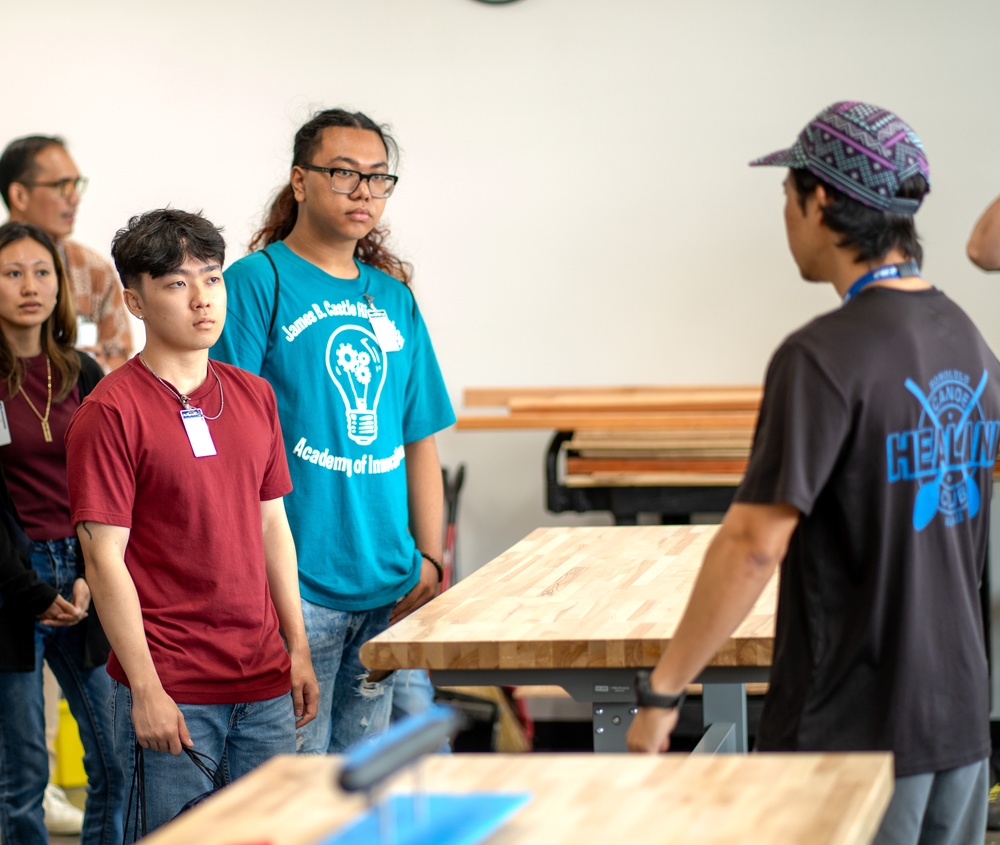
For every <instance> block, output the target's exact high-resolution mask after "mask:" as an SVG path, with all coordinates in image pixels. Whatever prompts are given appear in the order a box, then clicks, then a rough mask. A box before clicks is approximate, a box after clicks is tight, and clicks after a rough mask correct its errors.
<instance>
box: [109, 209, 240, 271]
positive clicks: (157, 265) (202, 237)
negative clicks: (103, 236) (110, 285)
mask: <svg viewBox="0 0 1000 845" xmlns="http://www.w3.org/2000/svg"><path fill="white" fill-rule="evenodd" d="M111 257H112V258H113V259H114V261H115V267H117V268H118V275H119V276H120V277H121V280H122V284H123V285H124V286H125V287H127V288H137V287H139V284H140V283H141V281H142V274H143V273H149V275H150V277H151V278H154V279H155V278H158V277H159V276H165V275H167V274H168V273H173V272H174V271H176V270H177V269H178V268H179V267H180V266H181V265H182V264H183V263H184V261H185V260H186V259H187V258H196V259H198V260H199V261H216V262H218V263H219V265H220V266H221V265H222V264H224V263H225V260H226V242H225V240H223V237H222V229H221V228H219V227H218V226H215V225H214V224H212V222H211V221H209V220H207V219H206V218H205V217H204V215H202V214H201V212H196V213H192V212H190V211H180V210H179V209H176V208H158V209H156V210H155V211H147V212H146V213H145V214H137V215H136V216H135V217H133V218H132V219H131V220H129V221H128V225H127V226H125V228H124V229H119V230H118V233H117V234H116V235H115V237H114V240H113V241H112V242H111Z"/></svg>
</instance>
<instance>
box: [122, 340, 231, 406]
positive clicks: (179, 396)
mask: <svg viewBox="0 0 1000 845" xmlns="http://www.w3.org/2000/svg"><path fill="white" fill-rule="evenodd" d="M139 360H140V361H142V365H143V366H144V367H145V368H146V369H147V370H149V373H150V375H151V376H152V377H153V378H155V379H156V380H157V381H158V382H159V383H160V384H162V385H163V386H164V387H165V388H166V389H167V390H169V391H170V392H171V393H172V394H173V396H174V398H175V399H176V400H177V401H178V402H180V403H181V405H183V406H184V407H185V408H190V407H191V397H190V396H185V395H184V394H183V393H178V392H177V391H176V390H174V389H173V388H172V387H171V386H170V385H169V384H167V383H166V382H165V381H164V380H163V379H161V378H160V377H159V376H158V375H157V374H156V373H155V372H154V371H153V368H152V367H151V366H149V364H147V363H146V359H145V358H143V357H142V353H141V352H140V353H139ZM208 369H209V370H211V371H212V375H213V376H215V382H216V384H218V385H219V413H217V414H216V415H215V416H214V417H207V416H205V412H204V411H202V416H203V417H205V419H206V420H217V419H218V418H219V417H221V416H222V412H223V411H224V410H225V408H226V395H225V394H224V393H223V392H222V379H220V378H219V374H218V373H217V372H216V371H215V367H213V366H212V362H211V360H209V362H208ZM198 410H199V411H200V410H201V408H199V409H198Z"/></svg>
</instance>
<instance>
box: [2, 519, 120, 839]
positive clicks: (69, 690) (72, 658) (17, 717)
mask: <svg viewBox="0 0 1000 845" xmlns="http://www.w3.org/2000/svg"><path fill="white" fill-rule="evenodd" d="M78 554H79V546H78V545H77V541H76V538H75V537H67V538H65V539H62V540H48V541H45V542H40V543H35V544H34V549H33V551H32V556H31V566H32V568H33V569H34V570H35V572H36V573H38V577H39V578H41V579H42V580H43V581H45V582H46V583H48V584H51V585H52V586H53V587H55V588H56V589H57V590H59V593H60V595H62V597H63V598H65V599H68V600H72V595H73V582H74V581H75V580H76V562H77V556H78ZM82 654H83V649H82V643H81V642H80V630H79V628H77V627H69V628H50V627H46V626H44V625H40V624H38V623H36V624H35V665H34V668H33V669H32V670H31V671H30V672H0V796H2V800H0V840H2V841H3V842H4V843H5V845H6V843H18V845H36V843H38V845H44V843H47V842H48V841H49V836H48V833H47V832H46V830H45V823H44V821H43V818H42V796H43V794H44V793H45V787H46V785H47V784H48V782H49V758H48V752H47V751H46V749H45V716H44V705H43V701H42V660H43V659H44V660H46V661H48V664H49V667H50V668H51V669H52V672H53V674H54V675H55V676H56V679H57V680H58V681H59V685H60V686H61V687H62V690H63V694H64V695H65V696H66V700H67V702H68V703H69V709H70V712H71V713H72V714H73V717H74V718H75V719H76V722H77V724H78V725H79V727H80V739H81V741H82V742H83V748H84V756H83V766H84V769H85V770H86V772H87V780H88V787H87V804H86V812H85V815H84V817H83V831H82V833H81V835H80V843H81V845H119V843H120V842H121V841H122V806H123V803H124V794H125V787H124V784H125V779H124V776H123V774H122V771H121V767H120V766H119V765H118V760H117V759H116V757H115V754H114V748H113V737H112V729H111V715H110V711H109V709H108V701H109V698H110V695H111V678H109V677H108V673H107V672H106V671H105V669H104V667H103V666H98V667H97V668H95V669H84V668H83V663H82Z"/></svg>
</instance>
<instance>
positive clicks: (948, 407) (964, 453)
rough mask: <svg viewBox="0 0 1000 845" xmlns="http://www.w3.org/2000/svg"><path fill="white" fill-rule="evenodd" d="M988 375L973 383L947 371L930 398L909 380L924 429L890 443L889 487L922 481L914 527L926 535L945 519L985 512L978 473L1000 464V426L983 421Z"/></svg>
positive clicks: (950, 520) (891, 437) (905, 433)
mask: <svg viewBox="0 0 1000 845" xmlns="http://www.w3.org/2000/svg"><path fill="white" fill-rule="evenodd" d="M986 382H987V374H986V371H985V370H984V371H983V374H982V376H981V377H980V379H979V380H978V381H977V382H976V383H975V384H973V381H972V379H971V378H970V377H969V376H967V375H966V374H965V373H962V372H959V371H958V370H945V371H944V372H941V373H938V374H937V375H936V376H934V378H932V379H931V381H930V384H929V385H928V386H927V388H928V390H927V392H926V393H924V391H923V390H922V389H921V387H920V386H919V385H918V384H917V383H916V382H915V381H913V379H907V380H906V382H905V384H906V389H907V390H908V391H910V393H911V394H913V396H914V398H915V399H916V401H917V402H918V403H919V404H920V420H919V423H918V427H917V428H916V429H914V430H911V431H896V432H893V433H892V434H890V435H889V436H888V437H887V438H886V451H887V454H888V463H889V466H888V469H889V482H890V483H893V482H896V481H917V482H918V483H919V487H918V488H917V494H916V499H915V500H914V503H913V527H914V528H915V529H916V530H917V531H923V529H925V528H926V527H927V526H928V525H930V524H931V522H932V521H933V520H934V517H935V516H937V515H938V514H940V515H941V516H942V518H943V519H944V524H945V525H957V524H958V523H960V522H963V521H964V520H966V519H972V518H973V517H974V516H976V514H978V513H979V509H980V505H981V502H980V492H979V480H978V471H979V470H980V469H987V473H988V474H989V473H991V472H992V469H993V464H994V462H995V461H996V455H997V442H998V437H1000V421H997V420H987V419H985V418H984V416H983V408H982V404H981V402H980V400H981V399H982V395H983V391H984V390H985V389H986Z"/></svg>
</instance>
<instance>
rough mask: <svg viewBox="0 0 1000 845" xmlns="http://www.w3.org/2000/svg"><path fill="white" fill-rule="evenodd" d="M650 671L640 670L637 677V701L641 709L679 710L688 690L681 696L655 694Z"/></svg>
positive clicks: (682, 692)
mask: <svg viewBox="0 0 1000 845" xmlns="http://www.w3.org/2000/svg"><path fill="white" fill-rule="evenodd" d="M649 676H650V672H649V670H648V669H640V670H639V671H638V672H637V673H636V676H635V701H636V704H638V705H639V706H640V707H657V708H659V709H661V710H679V709H680V708H681V705H682V704H684V699H685V698H686V697H687V690H682V691H681V693H680V695H663V694H662V693H658V692H653V687H652V685H651V683H650V680H649Z"/></svg>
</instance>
